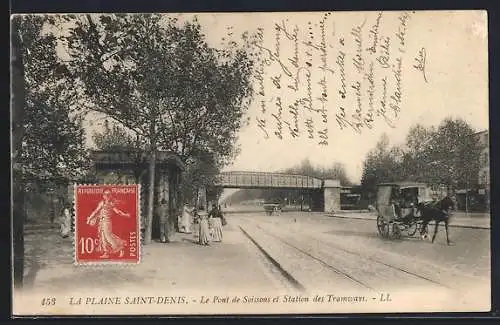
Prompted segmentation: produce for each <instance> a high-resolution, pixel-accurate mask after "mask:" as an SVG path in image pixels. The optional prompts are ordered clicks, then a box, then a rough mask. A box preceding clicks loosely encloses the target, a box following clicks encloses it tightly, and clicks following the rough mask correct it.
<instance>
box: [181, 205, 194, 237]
mask: <svg viewBox="0 0 500 325" xmlns="http://www.w3.org/2000/svg"><path fill="white" fill-rule="evenodd" d="M193 210H194V209H190V208H189V206H188V204H187V203H186V204H184V208H183V209H182V217H181V220H180V221H181V222H180V226H179V229H180V231H181V232H184V233H186V234H190V233H191V232H192V230H191V224H192V220H193V218H192V213H193Z"/></svg>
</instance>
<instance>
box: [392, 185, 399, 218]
mask: <svg viewBox="0 0 500 325" xmlns="http://www.w3.org/2000/svg"><path fill="white" fill-rule="evenodd" d="M401 201H402V200H401V193H400V191H399V189H397V188H393V190H392V195H391V204H392V205H393V206H394V213H395V214H396V219H399V218H401V203H402V202H401Z"/></svg>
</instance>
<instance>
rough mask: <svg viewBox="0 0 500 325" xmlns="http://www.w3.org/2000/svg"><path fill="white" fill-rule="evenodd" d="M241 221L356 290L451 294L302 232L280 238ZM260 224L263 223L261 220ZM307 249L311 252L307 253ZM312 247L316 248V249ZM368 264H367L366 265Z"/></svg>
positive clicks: (276, 233) (422, 278) (409, 273)
mask: <svg viewBox="0 0 500 325" xmlns="http://www.w3.org/2000/svg"><path fill="white" fill-rule="evenodd" d="M244 219H245V221H246V222H247V223H249V224H252V225H253V227H255V228H256V229H258V230H259V231H260V232H262V233H264V234H266V235H267V236H268V237H270V238H273V239H274V240H276V241H278V242H280V243H281V244H282V245H285V246H287V247H289V248H290V249H293V250H295V251H296V252H299V253H300V254H302V255H303V256H305V257H306V258H308V259H310V260H313V261H315V262H316V263H319V264H321V265H322V266H323V267H324V268H327V269H329V270H330V271H331V272H333V273H335V274H336V275H338V276H341V277H343V278H345V279H347V280H349V281H351V282H352V283H353V284H356V285H357V286H358V287H362V288H364V289H365V290H366V289H368V290H370V291H373V292H380V291H382V290H383V288H386V287H387V285H388V284H391V283H393V282H397V281H399V282H400V284H399V285H398V286H397V288H398V289H401V287H402V286H406V285H411V284H412V283H413V285H415V286H422V285H425V286H433V287H436V286H438V287H440V288H441V289H448V290H450V289H451V290H453V289H452V288H451V287H450V286H448V285H445V284H443V283H441V282H439V281H436V280H434V279H432V278H430V277H426V276H423V275H421V274H418V273H416V272H413V271H411V270H408V269H405V268H403V267H400V266H397V265H392V264H389V263H386V262H383V261H380V260H377V259H375V258H372V257H369V256H366V255H363V254H360V253H357V252H354V251H351V250H349V249H346V248H344V247H341V246H339V245H335V244H334V243H331V242H329V241H326V240H322V239H318V238H316V237H314V236H311V235H307V234H304V233H303V232H300V233H299V232H298V231H296V230H293V229H291V228H290V227H288V228H287V229H286V232H287V233H286V234H285V235H283V234H280V232H283V231H284V230H283V229H279V228H277V227H276V226H274V225H273V224H272V223H271V222H269V221H264V222H265V223H266V225H268V226H271V227H274V228H277V229H275V230H274V231H269V230H268V229H264V228H263V227H261V226H260V225H259V224H255V223H254V222H253V221H250V220H248V218H244ZM259 221H260V222H262V220H259ZM242 230H243V229H242ZM290 231H291V232H293V234H294V235H290V233H289V232H290ZM297 235H298V236H297ZM287 236H288V238H287ZM304 241H306V242H304ZM308 246H309V247H310V249H307V247H308ZM311 247H316V249H313V248H311ZM330 249H333V251H334V252H336V253H332V252H327V251H326V250H330ZM338 252H342V253H341V254H338ZM367 261H368V262H369V263H367ZM356 273H357V274H356ZM395 280H397V281H395Z"/></svg>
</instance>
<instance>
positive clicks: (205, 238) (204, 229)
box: [198, 212, 210, 246]
mask: <svg viewBox="0 0 500 325" xmlns="http://www.w3.org/2000/svg"><path fill="white" fill-rule="evenodd" d="M208 218H209V217H208V215H207V214H206V213H204V212H202V213H200V214H199V232H198V233H199V236H198V242H199V244H200V245H203V246H208V245H209V243H208V242H209V240H210V229H209V228H208Z"/></svg>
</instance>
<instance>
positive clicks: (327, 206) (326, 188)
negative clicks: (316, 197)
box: [323, 179, 340, 212]
mask: <svg viewBox="0 0 500 325" xmlns="http://www.w3.org/2000/svg"><path fill="white" fill-rule="evenodd" d="M323 198H324V209H323V211H324V212H335V211H340V181H338V180H333V179H325V181H324V185H323Z"/></svg>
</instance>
